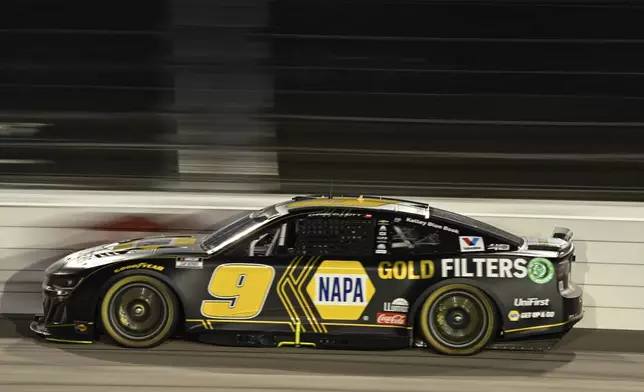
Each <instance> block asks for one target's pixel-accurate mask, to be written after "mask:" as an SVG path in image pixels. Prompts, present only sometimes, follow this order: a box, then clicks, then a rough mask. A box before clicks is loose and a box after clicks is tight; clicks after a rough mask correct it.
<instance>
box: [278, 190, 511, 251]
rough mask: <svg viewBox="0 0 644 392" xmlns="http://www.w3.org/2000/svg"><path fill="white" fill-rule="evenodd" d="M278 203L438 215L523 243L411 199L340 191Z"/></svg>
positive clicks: (488, 225) (292, 208)
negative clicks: (333, 194) (341, 193)
mask: <svg viewBox="0 0 644 392" xmlns="http://www.w3.org/2000/svg"><path fill="white" fill-rule="evenodd" d="M279 206H280V207H285V208H286V209H287V210H288V211H289V212H291V211H293V210H297V209H302V208H315V207H350V208H368V209H375V210H388V211H393V212H402V213H408V214H415V215H420V216H422V217H424V218H425V219H428V218H429V217H430V216H435V217H437V218H439V219H443V220H447V221H450V222H454V223H458V224H461V225H464V226H468V227H470V228H473V229H476V230H480V231H484V232H487V233H489V234H490V235H493V236H495V237H498V238H499V239H500V240H503V241H506V242H507V243H508V244H511V245H515V246H520V245H521V244H522V243H523V238H521V237H519V236H517V235H514V234H512V233H509V232H507V231H505V230H502V229H500V228H498V227H495V226H492V225H490V224H488V223H485V222H481V221H479V220H477V219H474V218H470V217H468V216H465V215H460V214H457V213H454V212H450V211H446V210H441V209H438V208H435V207H431V206H430V205H429V204H427V203H422V202H416V201H412V200H404V199H397V198H390V197H384V196H366V195H359V196H356V195H339V196H331V197H329V195H311V196H298V197H294V198H293V199H292V200H290V201H287V202H284V203H280V205H279Z"/></svg>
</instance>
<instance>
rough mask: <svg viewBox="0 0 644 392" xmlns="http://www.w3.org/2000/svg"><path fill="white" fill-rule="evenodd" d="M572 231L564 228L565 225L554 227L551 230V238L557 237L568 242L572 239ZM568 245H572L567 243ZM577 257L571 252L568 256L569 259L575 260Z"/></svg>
mask: <svg viewBox="0 0 644 392" xmlns="http://www.w3.org/2000/svg"><path fill="white" fill-rule="evenodd" d="M572 236H573V232H572V230H570V229H568V228H566V227H555V229H554V230H553V231H552V238H559V239H562V240H564V241H566V242H568V243H570V242H571V241H570V240H572ZM569 246H572V244H569ZM576 259H577V257H576V256H575V255H574V254H573V255H571V256H570V261H573V262H574V261H576Z"/></svg>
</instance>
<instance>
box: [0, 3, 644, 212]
mask: <svg viewBox="0 0 644 392" xmlns="http://www.w3.org/2000/svg"><path fill="white" fill-rule="evenodd" d="M642 20H644V6H643V5H641V3H637V2H630V3H620V2H618V1H610V2H600V1H593V0H585V1H583V2H582V1H572V0H571V1H565V0H564V1H557V2H547V1H545V0H542V1H494V2H491V1H483V0H480V1H456V0H454V1H431V0H398V1H387V0H324V1H320V0H137V1H129V2H125V1H122V0H116V1H111V2H92V1H78V0H65V1H62V0H4V1H2V4H1V5H0V50H1V55H0V91H1V92H2V93H1V94H0V183H1V184H2V186H3V187H17V188H25V187H32V188H68V189H69V188H71V189H103V190H164V191H178V190H190V191H210V192H212V191H217V192H240V191H241V192H249V193H311V192H328V191H329V189H331V188H332V189H333V192H338V193H340V192H365V193H385V194H392V195H407V196H410V195H419V196H420V195H422V196H454V197H500V198H505V197H512V198H566V199H596V200H644V176H643V175H642V168H643V164H644V161H643V157H644V148H643V141H644V136H643V135H644V134H643V133H642V131H643V130H644V110H643V109H644V106H643V102H644V101H643V98H644V29H642V28H641V22H642Z"/></svg>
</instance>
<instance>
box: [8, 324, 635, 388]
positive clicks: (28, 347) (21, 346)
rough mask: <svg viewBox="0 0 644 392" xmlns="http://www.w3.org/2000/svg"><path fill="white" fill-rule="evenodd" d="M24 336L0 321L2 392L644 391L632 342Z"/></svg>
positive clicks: (576, 337)
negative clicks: (78, 340) (229, 341)
mask: <svg viewBox="0 0 644 392" xmlns="http://www.w3.org/2000/svg"><path fill="white" fill-rule="evenodd" d="M24 328H25V323H24V322H20V323H16V322H14V321H10V320H0V391H12V392H13V391H48V392H56V391H66V392H74V391H79V392H80V391H82V392H87V391H89V390H94V391H119V392H123V391H128V392H129V391H133V392H134V391H137V392H139V391H140V392H143V391H155V392H158V391H182V390H189V391H209V392H218V391H230V392H250V391H253V392H277V391H284V392H290V391H307V392H326V391H333V392H340V391H369V392H380V391H387V392H390V391H405V392H412V391H430V390H431V391H445V390H452V391H458V392H470V391H476V392H487V391H494V392H504V391H512V392H516V391H517V389H520V390H521V391H522V392H527V391H530V392H531V391H540V392H543V391H544V390H547V389H550V390H552V391H584V392H589V391H613V392H618V391H633V392H635V391H637V392H641V391H644V353H642V351H644V350H642V348H643V347H642V343H641V342H642V339H641V338H640V339H638V340H635V341H634V343H635V344H632V343H631V342H629V340H630V337H629V336H628V334H626V335H623V336H622V337H621V339H622V342H621V344H620V345H621V346H624V348H627V349H628V351H630V352H629V353H616V352H611V351H605V350H604V349H605V348H606V341H605V338H606V336H602V335H601V334H599V335H596V334H595V335H593V334H586V333H583V332H577V333H575V334H573V335H572V337H567V338H566V339H565V340H564V341H562V342H561V343H560V345H559V346H558V347H557V348H555V349H553V350H551V351H549V352H547V353H538V352H507V351H488V352H484V353H482V354H480V355H478V356H474V357H467V358H449V357H444V356H439V355H435V354H431V353H429V352H427V351H425V350H403V351H389V352H358V351H322V350H310V349H295V348H285V349H256V348H248V349H239V348H227V347H216V346H211V345H206V344H200V343H193V342H183V341H173V342H169V343H167V344H164V345H162V346H161V347H158V348H155V349H151V350H126V349H121V348H118V347H115V346H112V345H109V344H102V343H98V344H93V345H66V344H54V343H48V342H45V341H43V340H41V339H37V338H33V337H29V336H27V333H26V331H25V329H24ZM573 332H575V331H573ZM635 336H636V335H632V336H631V337H635ZM640 336H641V335H637V337H640ZM581 346H585V347H591V349H588V350H586V351H583V350H580V347H581Z"/></svg>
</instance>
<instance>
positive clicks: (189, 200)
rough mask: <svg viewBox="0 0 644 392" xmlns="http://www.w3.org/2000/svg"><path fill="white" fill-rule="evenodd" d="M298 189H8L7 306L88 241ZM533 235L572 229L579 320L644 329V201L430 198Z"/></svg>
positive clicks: (2, 294)
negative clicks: (581, 308) (582, 311)
mask: <svg viewBox="0 0 644 392" xmlns="http://www.w3.org/2000/svg"><path fill="white" fill-rule="evenodd" d="M290 197H292V195H237V194H200V193H197V194H187V193H161V192H159V193H149V192H145V193H143V192H142V193H128V192H92V191H21V190H3V191H0V313H38V312H39V311H40V303H41V294H40V284H41V279H42V273H43V270H44V269H45V268H46V267H47V266H48V265H49V264H50V263H52V262H53V261H54V260H56V259H57V258H60V257H62V256H64V255H65V254H67V253H70V252H71V251H73V250H76V249H79V248H83V247H86V246H89V245H93V244H97V243H101V242H107V241H113V240H118V239H124V238H131V237H137V236H140V235H148V234H159V233H160V232H162V233H172V232H204V231H208V230H209V229H211V228H212V226H213V225H215V224H216V223H217V222H218V221H220V220H221V219H225V218H227V217H230V216H232V215H234V214H237V213H239V212H241V211H246V210H253V209H257V208H261V207H264V206H266V205H269V204H273V203H276V202H278V201H282V200H285V199H287V198H290ZM415 199H416V200H419V201H425V202H429V203H431V204H432V205H434V206H436V207H439V208H444V209H447V210H451V211H454V212H458V213H462V214H466V215H469V216H472V217H475V218H477V219H480V220H483V221H485V222H488V223H491V224H494V225H497V226H499V227H502V228H504V229H506V230H510V231H512V232H516V233H519V234H522V235H527V236H549V235H551V233H552V230H553V228H554V227H555V226H564V227H568V228H570V229H571V230H573V231H574V233H575V236H574V240H575V243H576V246H577V260H578V261H577V262H576V263H575V264H574V265H573V279H574V280H575V281H576V282H577V283H579V284H581V285H583V287H584V290H585V298H584V304H585V308H586V316H585V318H584V320H583V321H582V322H581V323H579V324H578V327H580V328H599V329H631V330H644V261H643V260H644V237H643V236H642V234H643V233H644V204H638V203H613V202H579V201H543V200H483V199H422V198H415Z"/></svg>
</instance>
